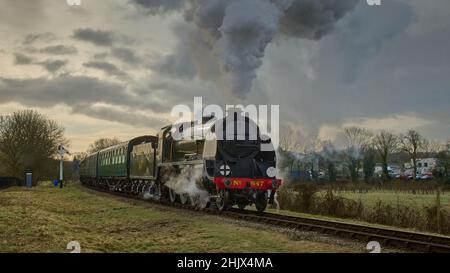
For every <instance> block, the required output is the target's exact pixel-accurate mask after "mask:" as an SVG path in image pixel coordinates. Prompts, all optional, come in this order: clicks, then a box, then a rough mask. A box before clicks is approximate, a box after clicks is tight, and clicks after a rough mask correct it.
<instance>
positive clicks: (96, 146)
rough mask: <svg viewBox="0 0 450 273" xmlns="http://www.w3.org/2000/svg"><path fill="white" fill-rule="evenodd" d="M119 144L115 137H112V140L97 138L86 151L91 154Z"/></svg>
mask: <svg viewBox="0 0 450 273" xmlns="http://www.w3.org/2000/svg"><path fill="white" fill-rule="evenodd" d="M120 142H121V141H120V140H119V139H118V138H116V137H114V138H99V139H97V140H96V141H94V143H92V144H90V145H89V149H88V151H87V153H88V154H93V153H96V152H98V151H100V150H103V149H106V148H108V147H111V146H114V145H117V144H119V143H120Z"/></svg>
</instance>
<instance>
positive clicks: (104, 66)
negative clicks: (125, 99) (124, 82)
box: [83, 61, 128, 79]
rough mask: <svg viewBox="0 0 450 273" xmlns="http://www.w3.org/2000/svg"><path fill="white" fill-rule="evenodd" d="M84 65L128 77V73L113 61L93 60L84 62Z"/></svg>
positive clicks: (112, 74) (113, 74) (120, 76)
mask: <svg viewBox="0 0 450 273" xmlns="http://www.w3.org/2000/svg"><path fill="white" fill-rule="evenodd" d="M83 66H85V67H88V68H95V69H98V70H101V71H103V72H105V73H106V74H107V75H110V76H116V77H119V78H123V79H126V78H128V75H127V73H125V72H123V71H122V70H120V69H119V68H118V67H117V66H115V65H114V64H112V63H108V62H103V61H92V62H87V63H84V64H83Z"/></svg>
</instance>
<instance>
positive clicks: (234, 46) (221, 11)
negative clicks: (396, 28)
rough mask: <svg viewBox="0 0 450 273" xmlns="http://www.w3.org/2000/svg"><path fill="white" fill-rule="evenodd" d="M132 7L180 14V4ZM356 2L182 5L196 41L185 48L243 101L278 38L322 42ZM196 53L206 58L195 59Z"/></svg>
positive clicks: (249, 0)
mask: <svg viewBox="0 0 450 273" xmlns="http://www.w3.org/2000/svg"><path fill="white" fill-rule="evenodd" d="M134 1H135V2H136V3H139V4H141V6H144V7H156V8H157V10H158V11H168V10H170V8H171V7H176V8H180V5H174V3H179V2H178V1H169V2H168V4H167V6H164V5H163V3H164V2H162V1H151V0H134ZM357 1H358V0H190V1H188V2H187V3H188V4H186V2H185V3H184V5H183V7H184V9H185V14H184V16H185V19H186V21H188V22H192V23H193V24H194V25H195V27H196V29H197V30H196V32H195V33H194V32H193V33H192V35H195V36H196V41H194V42H191V43H186V44H187V46H188V47H190V49H189V51H190V52H191V53H192V54H191V57H192V59H193V60H192V61H193V63H194V65H198V66H202V65H203V66H204V59H205V58H206V57H207V55H208V53H209V55H210V56H211V57H212V59H213V60H212V61H214V62H215V63H216V64H217V65H218V67H219V69H218V70H219V73H220V75H219V78H220V79H221V81H222V83H223V87H224V88H225V89H226V90H228V91H229V92H231V94H233V95H235V96H236V97H238V98H244V97H245V96H246V94H247V93H249V92H250V91H251V87H252V82H253V80H254V79H255V78H256V72H257V69H258V68H259V67H260V66H261V65H262V63H263V58H264V54H265V50H266V48H267V46H268V45H269V44H270V43H271V41H272V40H273V39H274V38H275V36H276V35H282V36H286V37H294V38H302V39H320V38H321V37H323V36H324V35H326V34H327V33H329V32H330V31H331V30H332V29H333V26H334V25H335V24H336V22H337V21H338V20H339V19H340V18H342V17H343V16H344V15H345V14H346V13H347V12H348V11H350V10H352V9H353V8H354V6H355V5H356V3H357ZM150 13H152V12H150ZM153 13H155V11H153ZM197 32H198V33H197ZM198 34H200V37H198ZM198 48H202V49H206V50H209V52H202V53H201V54H198ZM198 70H199V71H201V70H202V69H201V68H198Z"/></svg>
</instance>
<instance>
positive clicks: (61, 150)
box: [58, 145, 70, 183]
mask: <svg viewBox="0 0 450 273" xmlns="http://www.w3.org/2000/svg"><path fill="white" fill-rule="evenodd" d="M58 151H59V155H60V157H61V159H60V162H59V181H60V183H62V181H63V177H64V170H63V169H64V155H66V154H68V155H70V153H69V151H67V150H66V148H64V146H62V145H59V147H58Z"/></svg>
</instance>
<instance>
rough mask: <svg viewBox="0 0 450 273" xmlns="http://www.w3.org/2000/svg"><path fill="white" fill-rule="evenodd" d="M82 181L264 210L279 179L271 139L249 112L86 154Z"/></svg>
mask: <svg viewBox="0 0 450 273" xmlns="http://www.w3.org/2000/svg"><path fill="white" fill-rule="evenodd" d="M80 180H81V182H82V183H83V184H86V185H88V186H91V187H97V188H101V189H104V190H107V191H117V192H123V193H127V194H133V195H139V196H141V197H144V198H153V199H165V200H168V201H170V202H180V203H182V204H185V205H187V204H190V205H192V206H196V207H198V208H205V207H208V206H215V207H216V208H217V209H219V210H227V209H228V208H230V207H232V206H234V205H237V206H238V207H239V208H240V209H244V208H245V207H246V206H249V205H253V204H254V205H255V206H256V209H257V210H258V211H264V210H265V209H266V207H267V204H268V203H272V202H273V199H274V195H275V192H276V190H277V189H278V188H279V186H280V185H281V180H280V179H277V178H276V155H275V151H274V150H273V146H272V144H271V140H270V139H269V138H267V137H264V136H262V135H261V133H260V129H259V128H258V126H257V125H256V124H255V123H254V122H253V121H252V120H251V119H250V118H248V117H246V116H242V115H241V114H240V113H237V112H234V113H232V114H229V115H228V116H227V117H226V118H224V119H221V120H217V119H215V118H213V117H209V118H203V120H202V122H201V124H196V123H195V122H189V123H180V124H176V125H170V126H167V127H164V128H162V129H161V131H160V132H159V133H158V135H157V136H141V137H137V138H135V139H132V140H130V141H128V142H125V143H122V144H119V145H116V146H113V147H110V148H107V149H104V150H102V151H99V152H97V153H94V154H91V155H89V156H88V157H87V158H86V159H85V160H84V161H82V163H81V169H80Z"/></svg>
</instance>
